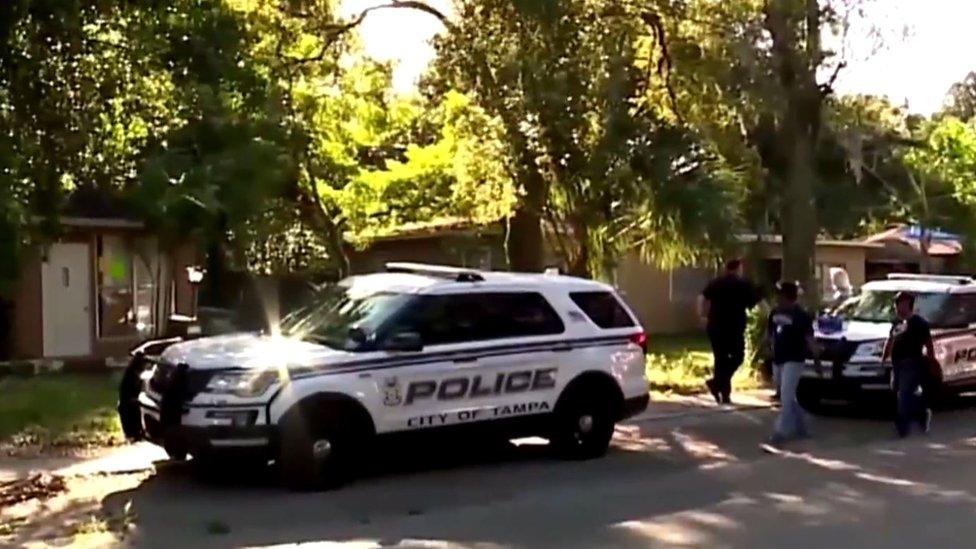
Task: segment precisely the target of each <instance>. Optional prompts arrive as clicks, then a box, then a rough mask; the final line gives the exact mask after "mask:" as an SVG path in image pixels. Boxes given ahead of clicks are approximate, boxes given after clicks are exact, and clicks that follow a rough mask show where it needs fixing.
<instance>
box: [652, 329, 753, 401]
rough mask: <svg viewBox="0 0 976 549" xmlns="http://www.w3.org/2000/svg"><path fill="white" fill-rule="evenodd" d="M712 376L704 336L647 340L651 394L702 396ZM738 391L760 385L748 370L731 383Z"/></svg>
mask: <svg viewBox="0 0 976 549" xmlns="http://www.w3.org/2000/svg"><path fill="white" fill-rule="evenodd" d="M711 376H712V351H711V348H710V347H709V344H708V338H707V337H706V336H705V334H684V335H658V336H651V337H650V338H649V339H648V355H647V379H648V382H649V384H650V387H651V390H652V391H660V392H665V393H678V394H683V395H688V394H697V393H701V392H702V391H704V389H705V380H706V379H708V378H709V377H711ZM732 383H733V385H734V386H735V387H736V388H737V389H752V388H756V387H758V386H760V385H761V384H762V382H761V380H760V379H759V376H758V375H757V374H755V373H754V372H753V371H752V370H751V369H749V368H740V369H739V371H738V372H736V374H735V378H733V380H732Z"/></svg>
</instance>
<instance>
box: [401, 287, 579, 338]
mask: <svg viewBox="0 0 976 549" xmlns="http://www.w3.org/2000/svg"><path fill="white" fill-rule="evenodd" d="M396 329H397V330H415V331H417V332H419V333H420V336H421V339H422V340H423V342H424V345H443V344H449V343H463V342H467V341H486V340H492V339H504V338H510V337H529V336H540V335H551V334H560V333H562V332H563V331H564V330H565V325H564V324H563V322H562V320H561V319H560V318H559V315H558V314H557V313H556V311H555V310H553V308H552V306H551V305H549V302H548V301H546V299H545V298H544V297H543V296H542V295H541V294H538V293H531V292H518V293H515V292H505V293H501V292H498V293H480V294H456V295H437V296H425V297H423V298H421V299H420V300H418V303H417V308H416V309H414V310H413V311H411V313H410V314H407V315H404V317H403V318H401V319H400V320H399V321H398V322H397V327H396Z"/></svg>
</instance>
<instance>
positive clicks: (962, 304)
mask: <svg viewBox="0 0 976 549" xmlns="http://www.w3.org/2000/svg"><path fill="white" fill-rule="evenodd" d="M973 323H976V294H971V295H970V294H962V295H957V296H953V297H952V298H950V299H949V301H948V303H946V311H945V316H944V317H943V321H942V322H940V324H942V325H944V326H947V327H957V326H968V325H970V324H973Z"/></svg>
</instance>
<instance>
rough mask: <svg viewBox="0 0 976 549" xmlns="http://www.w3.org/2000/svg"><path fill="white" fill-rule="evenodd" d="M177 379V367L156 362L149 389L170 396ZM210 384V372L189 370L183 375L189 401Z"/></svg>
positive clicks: (184, 388)
mask: <svg viewBox="0 0 976 549" xmlns="http://www.w3.org/2000/svg"><path fill="white" fill-rule="evenodd" d="M176 379H177V365H176V364H168V363H166V362H161V361H160V362H156V368H155V370H154V371H153V375H152V377H150V378H149V389H151V390H152V392H154V393H156V394H158V395H165V394H168V393H169V391H170V389H172V388H173V384H174V382H175V381H176ZM209 382H210V372H207V371H201V370H191V369H189V368H188V369H187V370H186V372H185V373H184V375H183V380H182V383H181V385H183V393H184V395H185V396H186V398H187V399H192V398H193V397H195V396H197V394H199V393H200V392H202V391H203V390H204V389H206V388H207V383H209Z"/></svg>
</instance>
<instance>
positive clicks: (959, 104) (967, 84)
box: [942, 72, 976, 122]
mask: <svg viewBox="0 0 976 549" xmlns="http://www.w3.org/2000/svg"><path fill="white" fill-rule="evenodd" d="M942 114H944V115H948V116H954V117H956V118H958V119H960V120H962V121H963V122H968V121H970V120H972V119H973V118H974V117H976V72H970V73H969V74H967V75H966V78H964V79H963V80H962V81H961V82H956V83H955V84H953V85H952V87H950V88H949V91H948V93H947V94H946V99H945V106H944V107H943V109H942Z"/></svg>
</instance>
